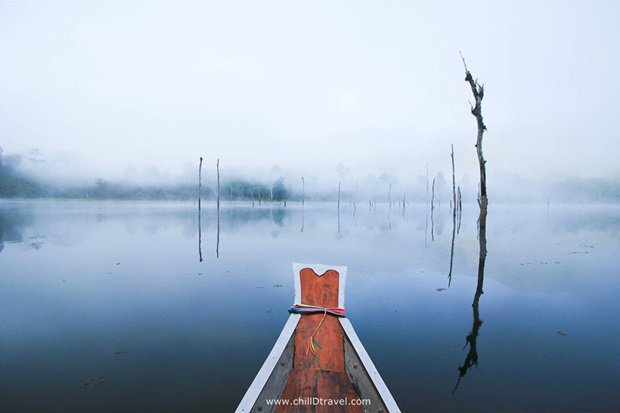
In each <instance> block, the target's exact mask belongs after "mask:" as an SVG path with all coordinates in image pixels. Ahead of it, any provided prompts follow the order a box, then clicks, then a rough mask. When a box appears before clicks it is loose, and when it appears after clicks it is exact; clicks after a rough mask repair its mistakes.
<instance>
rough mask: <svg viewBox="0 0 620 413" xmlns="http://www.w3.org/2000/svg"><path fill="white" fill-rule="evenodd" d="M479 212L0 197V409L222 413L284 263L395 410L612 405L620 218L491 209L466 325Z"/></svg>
mask: <svg viewBox="0 0 620 413" xmlns="http://www.w3.org/2000/svg"><path fill="white" fill-rule="evenodd" d="M477 208H478V207H477V205H464V208H463V209H464V211H463V215H462V219H461V224H460V228H458V227H457V228H455V236H454V248H453V254H452V255H453V256H452V267H453V269H452V274H451V281H450V283H449V285H448V274H449V269H450V261H451V250H452V239H453V237H452V235H453V220H452V215H451V213H450V211H449V208H448V206H446V205H442V206H441V207H436V208H435V210H434V213H433V219H432V220H431V219H430V216H429V215H428V214H427V208H426V205H416V204H411V205H407V207H406V208H405V210H403V209H402V208H398V207H395V206H393V207H392V208H389V206H388V205H378V206H376V207H375V208H372V209H370V210H369V208H368V205H363V204H359V205H356V206H355V208H353V205H351V204H349V203H346V204H345V203H343V204H342V205H341V207H340V211H339V213H338V209H337V208H336V204H309V203H306V205H305V206H304V207H303V208H302V207H301V206H300V205H298V204H291V203H289V204H288V205H287V207H286V208H284V207H283V206H282V205H278V204H267V205H265V204H263V205H261V206H258V204H256V205H255V207H254V208H252V206H251V204H228V203H224V204H223V205H222V209H221V211H220V216H219V225H218V216H217V212H216V210H215V209H214V208H213V205H209V204H207V205H204V204H203V211H202V215H201V219H200V226H201V236H200V237H199V236H198V215H197V211H196V205H195V204H192V203H148V202H145V203H116V202H52V201H47V202H15V201H12V202H9V201H2V202H1V203H0V317H1V323H0V410H1V411H3V412H26V411H28V412H52V411H56V412H109V411H136V412H138V411H170V412H204V411H232V410H234V408H235V407H236V405H237V403H238V402H239V401H240V399H241V397H242V396H243V394H244V392H245V390H246V389H247V387H248V386H249V384H250V383H251V381H252V380H253V378H254V376H255V375H256V373H257V372H258V370H259V368H260V366H261V365H262V363H263V361H264V360H265V358H266V356H267V354H268V353H269V351H270V349H271V347H272V346H273V344H274V342H275V340H276V338H277V336H278V334H279V333H280V330H281V329H282V327H283V325H284V323H285V322H286V319H287V317H288V313H287V309H288V307H289V306H290V304H291V303H292V300H293V284H292V275H291V264H292V262H293V261H298V262H308V263H328V264H335V265H346V266H348V267H349V275H348V281H347V291H346V307H347V311H348V317H349V318H350V320H351V322H352V323H353V326H354V327H355V329H356V331H357V333H358V335H359V336H360V339H361V340H362V342H363V344H364V346H365V347H366V349H367V351H368V353H369V354H370V356H371V357H372V359H373V361H374V363H375V365H376V366H377V368H378V369H379V371H380V373H381V375H382V376H383V378H384V380H385V382H386V384H387V385H388V387H389V388H390V390H391V391H392V394H393V395H394V398H395V399H396V401H397V403H398V404H399V406H400V407H401V409H402V410H403V411H584V410H588V411H618V409H620V395H619V392H618V388H619V387H620V378H619V377H620V350H619V349H620V347H619V344H620V288H619V287H620V279H619V275H620V248H619V243H620V239H619V237H618V234H619V233H620V213H619V210H618V206H617V205H613V206H597V205H592V206H583V205H581V206H561V205H558V206H554V205H551V206H550V207H547V206H531V205H526V206H518V205H494V204H491V205H490V206H489V215H488V221H487V249H488V255H487V259H486V266H485V271H484V279H483V291H484V294H482V295H481V296H480V297H479V300H478V314H475V312H474V311H473V309H472V302H473V300H474V296H475V293H476V287H477V283H478V259H479V243H478V239H477V225H476V222H477V218H478V209H477ZM218 227H219V231H218ZM456 229H458V231H456ZM218 234H219V237H218ZM199 249H200V251H199ZM200 255H202V258H203V260H202V262H201V261H200ZM476 325H477V328H475V327H476ZM472 332H473V333H476V334H473V335H475V337H473V336H472ZM468 336H469V337H470V341H469V342H467V341H466V337H468ZM472 338H473V339H474V341H473V344H475V352H472V346H471V344H472V341H471V339H472ZM473 353H475V354H473ZM473 355H475V356H476V359H475V361H477V365H476V364H475V363H472V360H473V359H472V356H473ZM467 360H469V363H467ZM468 364H469V365H470V366H468ZM459 377H460V381H459ZM457 383H458V387H457Z"/></svg>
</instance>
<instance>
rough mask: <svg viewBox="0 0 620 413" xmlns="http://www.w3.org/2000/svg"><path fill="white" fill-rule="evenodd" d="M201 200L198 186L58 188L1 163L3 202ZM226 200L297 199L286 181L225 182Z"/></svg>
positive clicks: (211, 194)
mask: <svg viewBox="0 0 620 413" xmlns="http://www.w3.org/2000/svg"><path fill="white" fill-rule="evenodd" d="M197 196H198V188H197V185H190V184H187V185H164V186H156V185H129V184H121V183H115V182H109V181H106V180H104V179H97V180H96V181H95V182H94V183H93V184H92V185H85V186H79V187H78V186H70V187H56V186H52V185H45V184H43V183H41V182H37V181H35V180H34V179H32V178H29V177H26V176H24V175H22V174H20V173H19V172H17V170H16V169H15V168H13V167H12V166H11V164H10V163H7V162H0V198H62V199H119V200H146V199H152V200H191V199H196V198H197ZM216 196H217V188H216V187H209V186H204V185H203V187H202V191H201V197H202V198H203V199H215V197H216ZM220 198H221V199H222V200H256V201H261V200H262V201H271V200H273V201H283V200H290V199H291V198H295V196H294V195H293V194H292V193H291V191H289V190H288V189H287V188H286V187H285V186H284V179H283V178H280V179H278V180H276V181H275V182H274V183H273V185H265V184H262V183H255V182H254V183H253V182H248V181H245V180H232V181H225V182H222V184H221V186H220Z"/></svg>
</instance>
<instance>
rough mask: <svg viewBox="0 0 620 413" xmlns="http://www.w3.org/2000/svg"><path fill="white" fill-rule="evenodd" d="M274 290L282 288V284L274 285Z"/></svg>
mask: <svg viewBox="0 0 620 413" xmlns="http://www.w3.org/2000/svg"><path fill="white" fill-rule="evenodd" d="M273 288H282V284H274V285H273Z"/></svg>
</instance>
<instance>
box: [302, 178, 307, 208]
mask: <svg viewBox="0 0 620 413" xmlns="http://www.w3.org/2000/svg"><path fill="white" fill-rule="evenodd" d="M305 200H306V182H305V181H304V177H303V176H302V177H301V206H304V202H305Z"/></svg>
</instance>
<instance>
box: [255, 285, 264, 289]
mask: <svg viewBox="0 0 620 413" xmlns="http://www.w3.org/2000/svg"><path fill="white" fill-rule="evenodd" d="M256 288H265V287H263V286H262V285H258V286H257V287H256Z"/></svg>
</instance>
